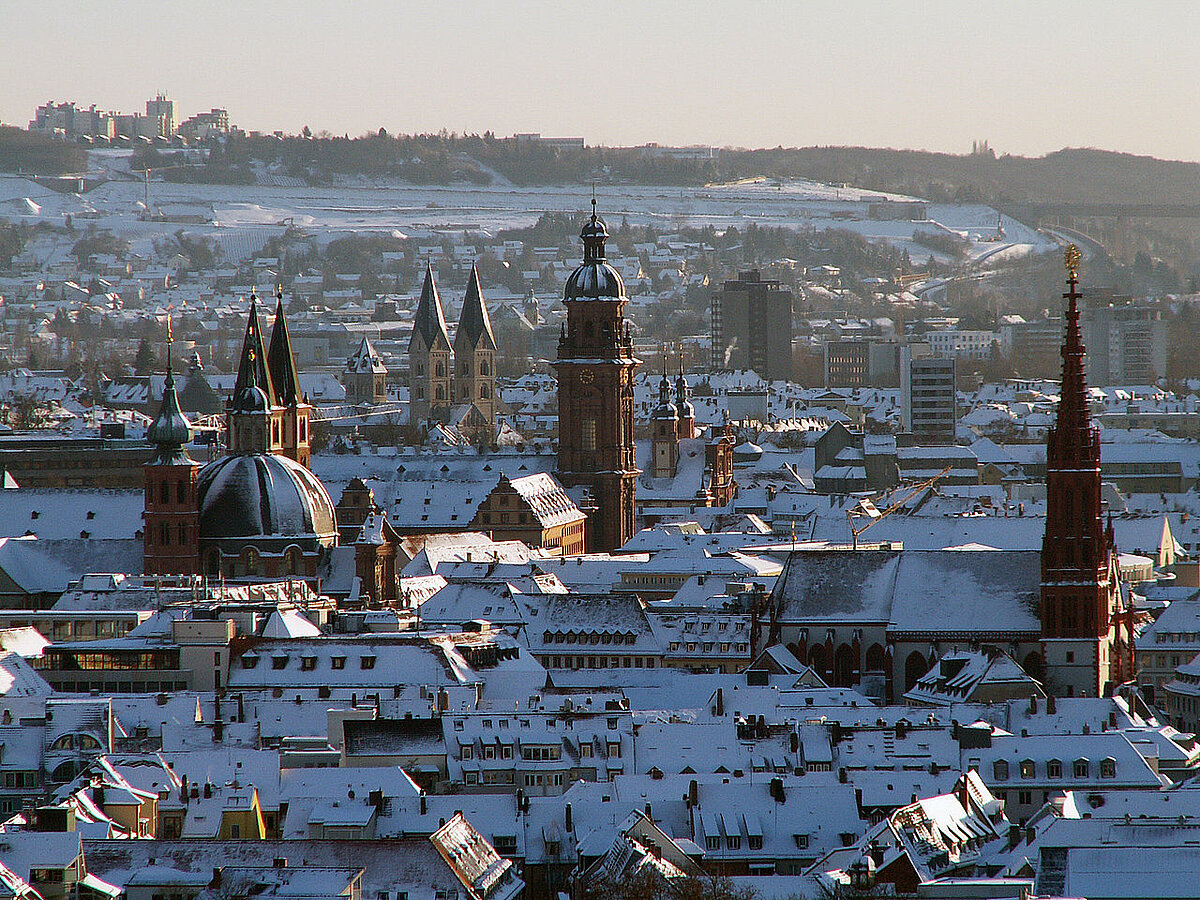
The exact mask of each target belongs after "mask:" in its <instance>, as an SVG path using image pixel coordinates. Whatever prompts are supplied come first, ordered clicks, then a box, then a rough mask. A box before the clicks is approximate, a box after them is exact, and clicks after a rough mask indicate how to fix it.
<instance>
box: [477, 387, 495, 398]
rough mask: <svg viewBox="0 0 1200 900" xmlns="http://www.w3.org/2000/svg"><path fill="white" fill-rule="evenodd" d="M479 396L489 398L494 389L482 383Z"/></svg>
mask: <svg viewBox="0 0 1200 900" xmlns="http://www.w3.org/2000/svg"><path fill="white" fill-rule="evenodd" d="M479 396H480V397H482V398H483V399H484V400H487V399H488V398H489V397H491V396H492V389H491V388H490V387H488V386H487V385H486V384H481V385H480V386H479Z"/></svg>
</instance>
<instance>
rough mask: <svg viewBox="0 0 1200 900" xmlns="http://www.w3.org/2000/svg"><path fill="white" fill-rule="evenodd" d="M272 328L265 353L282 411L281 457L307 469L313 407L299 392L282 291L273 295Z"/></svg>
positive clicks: (268, 369)
mask: <svg viewBox="0 0 1200 900" xmlns="http://www.w3.org/2000/svg"><path fill="white" fill-rule="evenodd" d="M275 299H276V306H275V324H274V325H273V326H272V328H271V345H270V348H269V349H268V350H267V373H268V375H269V376H270V378H271V386H272V388H273V389H274V393H275V402H276V403H277V404H278V405H279V406H280V407H281V411H280V415H279V420H280V424H281V425H282V428H283V433H282V435H281V441H280V443H281V445H282V449H281V451H280V452H281V453H283V455H284V456H286V457H287V458H288V459H293V460H295V461H296V462H298V463H300V465H302V466H304V467H305V468H306V469H307V468H308V462H309V456H310V451H309V442H308V425H309V416H310V414H311V413H312V407H311V406H309V404H308V398H307V397H304V396H303V394H302V393H301V391H300V376H299V375H298V374H297V373H296V355H295V354H294V353H293V352H292V337H291V335H290V334H289V333H288V327H287V319H286V318H284V315H283V289H282V288H281V289H280V290H279V291H278V293H276V295H275Z"/></svg>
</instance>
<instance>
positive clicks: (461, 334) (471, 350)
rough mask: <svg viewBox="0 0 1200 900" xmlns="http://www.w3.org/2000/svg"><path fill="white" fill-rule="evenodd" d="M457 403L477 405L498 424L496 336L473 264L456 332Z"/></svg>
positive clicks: (486, 417) (489, 420)
mask: <svg viewBox="0 0 1200 900" xmlns="http://www.w3.org/2000/svg"><path fill="white" fill-rule="evenodd" d="M454 404H455V405H456V406H469V405H471V404H474V405H475V407H476V408H477V409H478V410H479V412H480V413H481V414H482V415H483V418H484V420H485V421H486V422H487V427H488V428H489V429H490V428H493V427H494V426H495V422H496V336H495V334H494V333H493V332H492V320H491V319H490V318H489V317H488V311H487V305H486V304H485V303H484V302H483V291H482V290H481V289H480V286H479V272H478V270H476V268H475V266H474V265H472V266H471V274H470V276H468V278H467V293H466V296H465V297H463V305H462V314H461V315H460V316H459V317H458V330H457V331H456V332H455V333H454Z"/></svg>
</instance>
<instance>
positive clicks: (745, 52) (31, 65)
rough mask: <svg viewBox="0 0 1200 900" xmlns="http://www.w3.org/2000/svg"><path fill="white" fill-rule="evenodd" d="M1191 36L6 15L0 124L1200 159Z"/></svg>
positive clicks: (922, 21)
mask: <svg viewBox="0 0 1200 900" xmlns="http://www.w3.org/2000/svg"><path fill="white" fill-rule="evenodd" d="M1197 33H1200V4H1196V3H1191V2H1177V3H1170V2H1158V3H1152V2H1127V3H1116V2H1104V0H1092V2H1067V0H1057V2H1056V0H1042V2H1002V0H990V2H987V0H975V2H971V3H967V2H961V3H954V2H939V0H929V2H900V0H876V2H862V0H829V2H825V3H812V2H803V0H795V2H737V0H724V2H715V0H711V2H710V0H694V2H684V0H676V2H659V0H639V2H580V0H558V2H551V0H505V2H482V0H481V2H458V0H435V2H404V0H395V2H385V0H357V2H355V0H344V2H338V0H279V2H276V3H271V4H268V3H263V2H259V0H243V2H229V0H212V2H205V3H192V2H187V3H183V2H170V0H120V2H111V0H109V2H94V0H74V2H72V0H0V121H3V122H5V123H9V124H16V125H20V126H22V127H23V126H25V125H26V124H28V121H29V120H30V119H31V118H32V117H33V112H34V109H35V107H37V106H38V105H39V104H41V103H44V102H46V101H47V100H50V99H54V100H59V101H61V100H75V101H76V102H78V103H81V104H82V105H84V106H87V105H89V104H91V103H95V104H96V105H97V106H99V107H101V108H104V109H115V110H119V111H123V112H133V111H144V110H145V101H146V99H147V98H149V97H152V96H153V95H154V94H155V93H156V92H157V91H165V92H166V93H167V94H168V95H169V96H170V97H172V98H173V99H174V100H175V101H176V109H177V110H178V112H179V117H180V118H184V117H186V116H188V115H191V114H192V113H195V112H197V111H202V110H207V109H209V108H211V107H213V106H222V107H225V108H226V109H228V110H229V115H230V119H231V121H233V122H234V123H236V124H238V125H240V126H242V127H243V128H247V129H260V130H275V129H283V130H284V131H288V132H297V131H299V130H300V129H301V128H302V127H303V126H304V125H309V126H310V127H311V128H312V129H313V130H314V131H319V130H321V129H327V130H329V131H332V132H335V133H342V132H349V133H350V134H351V135H355V134H360V133H362V132H364V131H368V130H371V131H374V130H377V129H378V128H379V127H380V126H383V127H385V128H387V129H388V131H390V132H393V133H395V132H409V133H411V132H420V131H436V130H438V129H440V128H443V127H444V128H447V129H449V130H452V131H459V132H463V131H467V132H473V131H477V132H481V133H482V132H483V131H486V130H489V129H490V130H492V131H494V132H495V133H496V134H497V135H500V136H505V135H509V134H512V133H514V132H518V131H540V132H541V133H543V134H545V135H554V136H568V135H569V136H582V137H583V138H585V140H586V141H587V142H588V144H608V145H618V144H637V143H645V142H647V141H657V142H659V143H662V144H689V143H705V144H713V145H716V146H744V147H774V146H776V145H783V146H807V145H812V144H837V145H846V144H853V145H866V146H879V147H905V148H917V149H929V150H944V151H950V152H956V153H963V152H966V151H968V150H969V149H970V147H971V142H972V140H975V139H987V140H988V141H989V142H990V143H991V146H992V147H993V148H994V149H995V150H996V151H997V152H998V153H1004V152H1009V153H1016V154H1022V155H1040V154H1043V153H1046V152H1049V151H1052V150H1057V149H1060V148H1062V147H1064V146H1072V147H1081V146H1093V147H1101V148H1104V149H1110V150H1122V151H1127V152H1132V153H1141V154H1148V155H1154V156H1160V157H1166V158H1173V159H1190V160H1200V124H1198V123H1197V113H1198V112H1200V54H1198V53H1197V52H1196V50H1195V46H1194V37H1195V35H1196V34H1197Z"/></svg>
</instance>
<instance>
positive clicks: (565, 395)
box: [554, 200, 641, 550]
mask: <svg viewBox="0 0 1200 900" xmlns="http://www.w3.org/2000/svg"><path fill="white" fill-rule="evenodd" d="M580 237H581V238H582V239H583V262H582V263H581V264H580V265H579V266H578V267H577V268H576V269H575V271H574V272H572V273H571V275H570V277H569V278H568V279H567V283H566V286H565V288H564V289H563V301H564V302H565V304H566V307H567V321H566V324H565V325H564V326H563V328H562V331H561V334H560V337H559V342H558V358H557V359H556V360H555V361H554V368H555V370H556V371H557V373H558V480H559V481H560V482H561V483H562V484H563V485H564V486H566V487H567V488H572V487H576V486H580V485H582V486H585V487H587V488H588V490H589V491H590V493H591V500H592V502H593V503H594V504H595V513H594V514H593V516H592V517H591V529H590V534H589V538H590V540H589V541H588V544H589V549H595V550H614V549H616V548H617V547H620V546H621V545H622V544H624V543H625V542H626V541H627V540H629V538H630V537H632V536H633V533H634V530H635V526H634V503H635V494H636V492H637V481H636V479H637V475H638V468H637V458H636V451H635V447H634V442H633V373H634V370H635V369H636V368H637V367H638V365H639V364H640V362H641V361H640V360H639V359H637V358H636V357H635V356H634V355H633V338H632V336H631V334H630V331H629V323H628V322H626V321H625V315H624V310H625V305H626V304H627V303H628V302H629V299H628V297H626V296H625V283H624V282H623V281H622V280H621V276H620V274H619V273H618V272H617V270H616V269H614V268H613V267H612V266H610V265H609V264H608V263H607V262H606V261H605V257H604V243H605V241H606V240H607V239H608V228H607V226H606V225H605V224H604V220H603V219H601V218H600V217H599V216H598V215H596V205H595V200H593V201H592V215H591V218H590V219H588V221H587V223H586V224H584V226H583V230H582V231H581V232H580Z"/></svg>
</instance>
